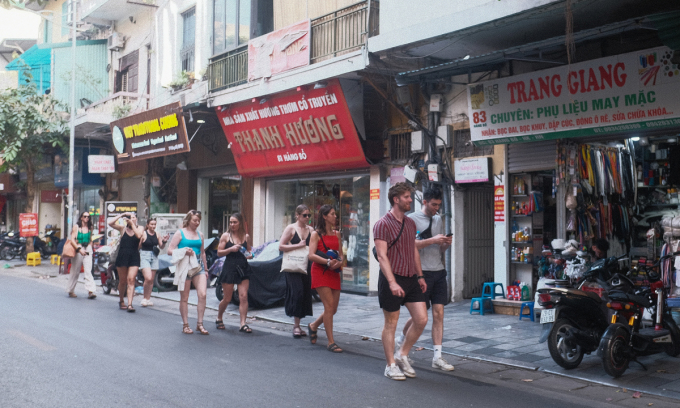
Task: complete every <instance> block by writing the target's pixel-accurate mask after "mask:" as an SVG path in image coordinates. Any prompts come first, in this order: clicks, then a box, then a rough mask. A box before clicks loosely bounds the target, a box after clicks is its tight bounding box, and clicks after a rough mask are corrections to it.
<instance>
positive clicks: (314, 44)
mask: <svg viewBox="0 0 680 408" xmlns="http://www.w3.org/2000/svg"><path fill="white" fill-rule="evenodd" d="M369 4H370V10H369ZM379 4H380V3H379V1H377V0H371V1H370V2H369V1H367V0H364V1H362V2H359V3H356V4H353V5H351V6H348V7H345V8H342V9H340V10H336V11H334V12H332V13H329V14H326V15H323V16H321V17H319V18H315V19H314V20H312V22H311V26H312V32H311V50H310V53H311V55H310V63H311V64H314V63H317V62H320V61H324V60H327V59H330V58H333V57H337V56H339V55H343V54H347V53H350V52H352V51H356V50H359V49H361V47H362V46H363V45H364V44H366V40H367V38H368V37H372V36H374V35H378V34H379V26H378V20H379V12H380V7H379ZM208 78H209V83H208V88H209V89H208V90H209V92H215V91H219V90H221V89H225V88H230V87H233V86H237V85H241V84H245V83H246V82H247V81H248V47H247V46H242V47H240V48H237V49H235V50H233V51H230V52H228V53H226V54H222V55H220V56H217V57H215V58H213V59H211V61H210V65H209V66H208Z"/></svg>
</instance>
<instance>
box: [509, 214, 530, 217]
mask: <svg viewBox="0 0 680 408" xmlns="http://www.w3.org/2000/svg"><path fill="white" fill-rule="evenodd" d="M510 216H511V217H513V218H527V217H531V215H526V214H511V215H510Z"/></svg>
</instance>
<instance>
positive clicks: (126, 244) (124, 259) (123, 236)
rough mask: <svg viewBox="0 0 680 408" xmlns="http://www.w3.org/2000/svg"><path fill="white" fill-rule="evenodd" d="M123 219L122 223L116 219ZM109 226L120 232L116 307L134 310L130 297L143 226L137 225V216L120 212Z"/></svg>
mask: <svg viewBox="0 0 680 408" xmlns="http://www.w3.org/2000/svg"><path fill="white" fill-rule="evenodd" d="M121 218H122V219H123V220H124V221H125V223H124V224H119V223H118V220H120V219H121ZM109 226H110V227H111V228H114V229H116V230H118V231H119V232H120V244H119V247H118V256H117V257H116V269H117V270H118V296H119V297H120V302H119V303H118V307H120V308H121V309H123V310H127V311H128V312H130V313H133V312H134V311H135V308H134V307H132V298H133V297H134V295H135V278H136V277H137V271H139V265H140V261H141V260H140V257H139V240H140V239H141V238H142V235H143V234H144V228H142V227H140V226H138V225H137V216H136V215H135V214H134V213H129V212H127V213H124V214H120V215H118V216H117V217H115V218H114V219H112V220H111V221H109ZM126 286H127V296H128V304H127V307H126V306H125V288H126Z"/></svg>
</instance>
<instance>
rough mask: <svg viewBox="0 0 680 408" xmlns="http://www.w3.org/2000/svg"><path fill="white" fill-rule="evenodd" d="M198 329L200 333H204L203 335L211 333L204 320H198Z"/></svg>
mask: <svg viewBox="0 0 680 408" xmlns="http://www.w3.org/2000/svg"><path fill="white" fill-rule="evenodd" d="M196 330H197V331H198V332H199V333H201V334H203V335H208V334H210V333H208V331H207V330H206V329H205V327H203V322H196Z"/></svg>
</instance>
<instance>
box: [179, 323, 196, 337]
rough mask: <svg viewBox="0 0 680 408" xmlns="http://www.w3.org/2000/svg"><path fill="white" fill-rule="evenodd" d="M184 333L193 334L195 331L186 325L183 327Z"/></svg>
mask: <svg viewBox="0 0 680 408" xmlns="http://www.w3.org/2000/svg"><path fill="white" fill-rule="evenodd" d="M182 333H184V334H193V333H194V331H193V330H191V327H189V323H184V324H183V325H182Z"/></svg>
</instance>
